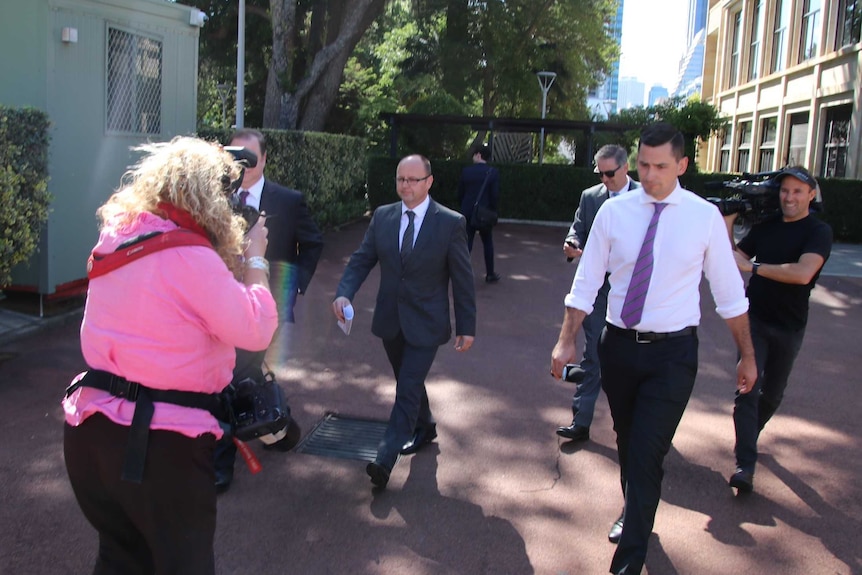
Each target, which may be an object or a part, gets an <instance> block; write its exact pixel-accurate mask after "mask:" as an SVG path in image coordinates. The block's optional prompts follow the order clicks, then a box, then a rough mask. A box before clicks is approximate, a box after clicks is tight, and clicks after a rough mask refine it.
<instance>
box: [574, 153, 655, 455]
mask: <svg viewBox="0 0 862 575" xmlns="http://www.w3.org/2000/svg"><path fill="white" fill-rule="evenodd" d="M595 162H596V167H595V170H593V171H594V172H595V173H597V174H598V175H599V178H600V179H601V180H602V181H601V183H600V184H597V185H595V186H593V187H591V188H587V189H586V190H584V191H583V192H582V193H581V200H580V203H579V204H578V209H577V211H576V212H575V220H574V222H572V227H571V228H570V229H569V233H568V234H567V235H566V240H565V241H564V242H563V253H565V254H566V258H568V260H569V261H573V260H574V259H575V258H580V257H581V253H583V247H584V246H585V245H587V238H588V237H589V235H590V228H592V227H593V220H594V219H595V217H596V213H597V212H598V211H599V208H600V207H602V204H604V203H605V201H606V200H608V199H610V198H615V197H617V196H618V195H620V194H624V193H625V192H628V191H629V190H635V189H638V188H640V187H641V185H640V184H639V183H637V182H636V181H634V180H632V179H631V178H629V175H628V174H629V161H628V153H627V152H626V150H625V148H623V147H621V146H617V145H614V144H609V145H607V146H602V147H601V148H600V149H599V151H598V152H597V153H596V156H595ZM610 289H611V284H610V283H609V282H608V280H607V278H605V283H604V285H602V287H601V289H599V293H598V295H597V296H596V303H595V304H593V311H592V313H590V315H588V316H587V317H586V318H585V319H584V323H583V330H584V358H583V360H582V361H581V368H583V370H584V378H583V379H582V380H581V382H580V383H578V384H577V388H576V389H575V395H574V397H572V424H571V425H567V426H564V427H559V428H557V435H559V436H560V437H565V438H566V439H571V440H572V441H586V440H588V439H589V438H590V425H591V424H592V422H593V412H594V411H595V407H596V400H597V399H598V398H599V389H601V377H602V372H601V369H600V368H599V356H598V346H599V336H601V335H602V330H603V329H604V328H605V314H606V313H607V309H608V291H610Z"/></svg>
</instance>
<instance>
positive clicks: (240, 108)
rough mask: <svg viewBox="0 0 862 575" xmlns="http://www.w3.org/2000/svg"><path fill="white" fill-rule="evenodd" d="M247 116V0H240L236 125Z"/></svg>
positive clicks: (237, 42)
mask: <svg viewBox="0 0 862 575" xmlns="http://www.w3.org/2000/svg"><path fill="white" fill-rule="evenodd" d="M244 116H245V0H239V10H238V15H237V35H236V127H237V129H240V128H242V127H243V126H244V124H243V117H244Z"/></svg>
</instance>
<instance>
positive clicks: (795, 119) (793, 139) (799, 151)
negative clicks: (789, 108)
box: [784, 112, 808, 166]
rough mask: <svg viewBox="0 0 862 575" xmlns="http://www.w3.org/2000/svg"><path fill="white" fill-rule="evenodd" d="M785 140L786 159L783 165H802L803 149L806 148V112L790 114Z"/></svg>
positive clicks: (803, 161) (803, 160)
mask: <svg viewBox="0 0 862 575" xmlns="http://www.w3.org/2000/svg"><path fill="white" fill-rule="evenodd" d="M787 140H788V141H787V161H786V162H784V165H786V166H802V165H804V163H805V150H806V149H807V148H808V112H804V113H802V114H791V116H790V130H789V131H788V137H787Z"/></svg>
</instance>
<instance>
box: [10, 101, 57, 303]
mask: <svg viewBox="0 0 862 575" xmlns="http://www.w3.org/2000/svg"><path fill="white" fill-rule="evenodd" d="M48 127H49V121H48V116H47V114H45V113H44V112H42V111H40V110H36V109H34V108H20V109H18V108H10V107H7V106H3V105H0V229H2V235H0V286H6V285H9V283H10V282H11V281H12V278H11V270H12V267H13V266H15V265H16V264H18V263H21V262H24V261H27V260H28V259H29V258H30V256H31V255H32V254H33V253H34V252H35V251H36V249H37V247H38V243H39V234H40V232H41V230H42V225H43V224H44V223H45V221H46V220H47V219H48V205H49V204H50V202H51V195H50V194H49V193H48V143H49V137H48Z"/></svg>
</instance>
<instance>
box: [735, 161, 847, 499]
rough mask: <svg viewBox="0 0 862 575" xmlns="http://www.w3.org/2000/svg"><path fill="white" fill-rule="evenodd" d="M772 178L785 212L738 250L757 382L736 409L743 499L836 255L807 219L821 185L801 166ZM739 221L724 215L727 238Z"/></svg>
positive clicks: (827, 235)
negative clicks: (823, 275) (760, 441)
mask: <svg viewBox="0 0 862 575" xmlns="http://www.w3.org/2000/svg"><path fill="white" fill-rule="evenodd" d="M775 180H776V181H777V182H779V183H780V185H781V189H780V192H779V199H780V201H781V213H780V214H776V216H775V217H774V218H772V219H770V220H767V221H765V222H763V223H760V224H757V225H755V226H754V227H753V228H752V229H751V232H749V234H748V235H747V236H745V237H744V238H743V239H742V240H741V241H740V242H739V244H738V245H737V246H736V251H735V252H734V256H735V257H736V263H737V265H738V266H739V269H740V271H743V272H751V279H750V280H749V282H748V289H747V292H746V293H747V295H748V300H749V306H750V307H749V311H748V315H749V319H750V322H751V339H752V341H753V342H754V354H755V358H756V361H757V376H758V377H757V382H756V383H755V385H754V389H752V391H751V393H747V394H738V395H737V396H736V401H735V405H734V409H733V423H734V427H735V428H736V446H735V448H734V452H735V454H736V472H735V473H734V474H733V475H732V476H731V477H730V481H729V483H730V486H731V487H735V488H736V489H737V491H738V492H739V493H747V492H750V491H751V490H752V489H754V466H755V463H756V462H757V438H758V436H759V435H760V432H761V430H762V429H763V427H764V426H765V425H766V422H767V421H769V418H771V417H772V415H773V414H774V413H775V411H776V410H777V409H778V406H779V405H780V403H781V398H782V397H783V396H784V389H785V388H786V387H787V379H788V378H789V376H790V371H791V369H792V368H793V362H794V360H795V359H796V355H797V354H798V353H799V348H800V347H801V345H802V339H803V337H804V335H805V325H806V323H807V321H808V297H809V296H810V294H811V290H812V289H813V288H814V283H815V282H816V281H817V278H818V277H819V276H820V270H821V269H822V268H823V264H824V263H826V260H827V259H828V258H829V253H830V251H831V249H832V228H830V227H829V225H828V224H826V223H824V222H822V221H820V220H818V219H817V218H815V217H813V216H811V215H810V207H811V202H812V201H814V200H815V198H816V197H817V180H815V179H814V178H813V177H812V176H811V174H809V173H808V171H807V170H805V169H804V168H800V167H789V168H785V169H783V170H781V172H779V173H778V175H777V176H775ZM735 218H736V215H735V214H734V215H730V216H725V221H726V222H727V224H728V232H730V230H731V227H732V225H733V221H734V219H735ZM732 237H733V236H732V235H731V238H732ZM752 259H753V260H754V261H753V262H752Z"/></svg>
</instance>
